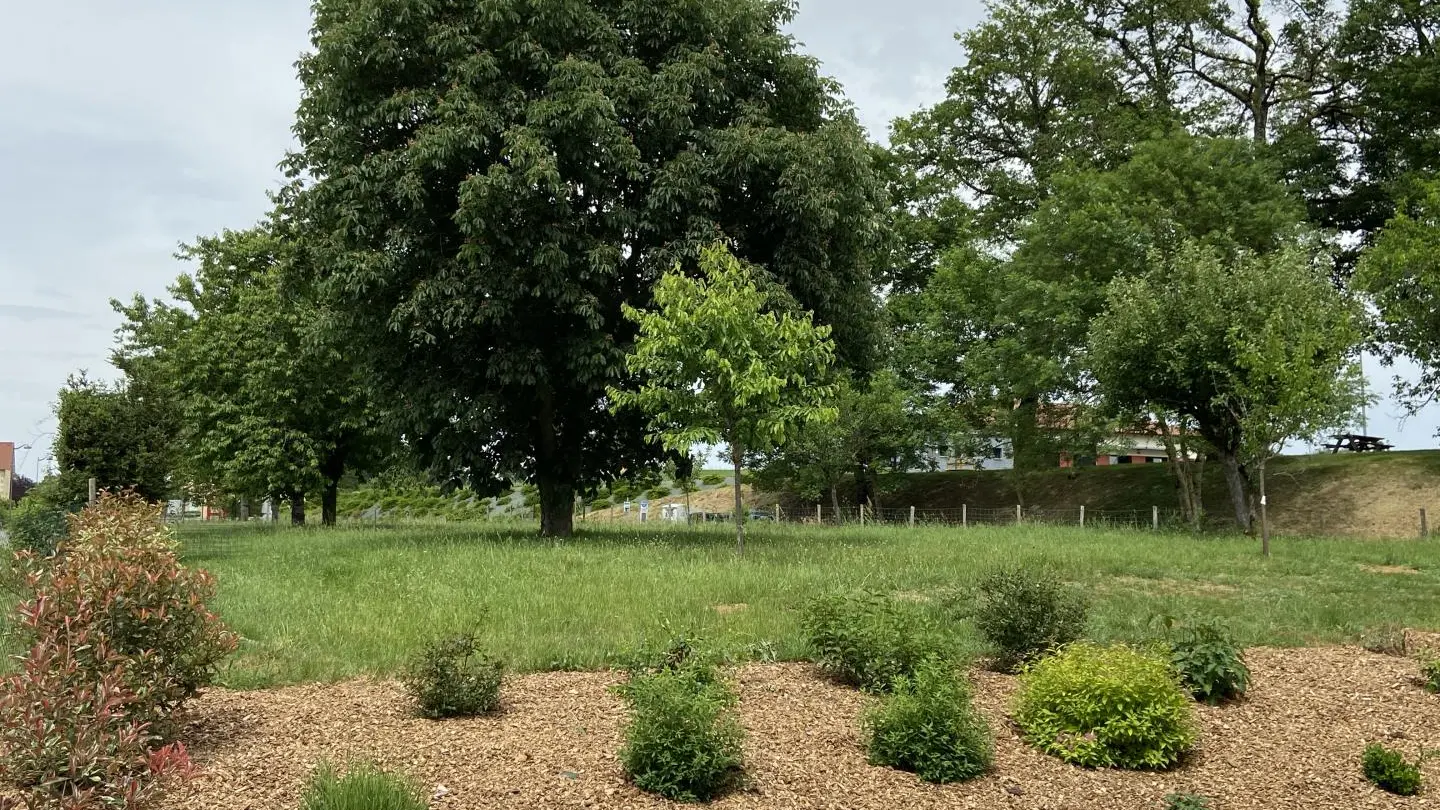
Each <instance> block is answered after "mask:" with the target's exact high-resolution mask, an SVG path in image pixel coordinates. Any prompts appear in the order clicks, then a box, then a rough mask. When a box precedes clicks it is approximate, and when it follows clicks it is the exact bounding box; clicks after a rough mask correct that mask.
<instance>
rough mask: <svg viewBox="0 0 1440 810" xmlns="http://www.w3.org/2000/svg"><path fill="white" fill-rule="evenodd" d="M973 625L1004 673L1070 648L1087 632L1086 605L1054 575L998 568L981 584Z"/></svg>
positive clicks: (986, 576) (1020, 569)
mask: <svg viewBox="0 0 1440 810" xmlns="http://www.w3.org/2000/svg"><path fill="white" fill-rule="evenodd" d="M978 594H979V597H980V599H979V603H978V604H977V605H976V606H975V613H974V619H975V626H976V627H977V628H978V629H979V630H980V633H981V635H983V636H984V637H985V639H986V640H987V641H989V642H990V644H991V645H993V646H994V648H995V651H996V658H995V664H996V666H997V668H999V669H1001V670H1004V671H1014V669H1015V668H1016V667H1018V666H1019V665H1020V664H1023V663H1025V662H1026V661H1031V660H1034V659H1035V658H1037V657H1039V656H1041V655H1043V654H1045V653H1047V652H1049V651H1050V650H1053V649H1055V648H1057V647H1061V646H1063V645H1065V644H1069V643H1070V642H1072V641H1075V640H1076V639H1078V638H1080V636H1081V635H1082V634H1084V632H1085V618H1086V605H1085V602H1084V600H1082V599H1081V598H1080V597H1079V596H1078V595H1076V594H1074V593H1072V592H1071V591H1070V590H1068V589H1067V588H1066V587H1065V585H1064V583H1062V582H1061V581H1060V579H1059V577H1057V576H1056V575H1055V574H1054V573H1052V572H1049V571H1043V570H1041V571H1034V570H1028V569H1025V568H1019V567H1002V568H996V569H994V570H992V571H990V572H989V573H988V574H986V575H985V576H984V577H983V578H981V580H980V584H979V587H978Z"/></svg>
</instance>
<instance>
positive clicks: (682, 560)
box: [182, 522, 1440, 687]
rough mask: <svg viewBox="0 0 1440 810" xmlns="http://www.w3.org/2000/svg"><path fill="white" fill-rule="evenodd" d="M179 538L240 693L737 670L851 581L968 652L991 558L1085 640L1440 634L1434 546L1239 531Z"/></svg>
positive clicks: (211, 530) (775, 646)
mask: <svg viewBox="0 0 1440 810" xmlns="http://www.w3.org/2000/svg"><path fill="white" fill-rule="evenodd" d="M182 537H183V538H184V539H185V540H186V542H187V546H188V552H187V555H188V558H189V560H190V562H192V563H193V564H196V565H200V566H204V567H206V568H209V569H210V570H212V571H213V572H214V573H215V574H216V575H217V576H218V578H219V583H220V595H219V599H218V602H217V604H216V607H217V608H218V610H219V612H220V613H221V614H222V616H224V618H225V619H226V620H227V621H228V622H229V623H230V624H231V626H232V627H233V628H234V629H235V630H237V631H238V632H239V633H240V634H241V635H242V636H243V638H244V641H243V643H242V646H241V650H240V653H239V654H238V655H237V656H236V657H235V659H234V660H233V662H232V664H231V665H230V667H229V669H228V670H227V672H226V673H225V675H224V678H223V681H224V683H226V684H227V685H230V686H234V687H259V686H268V685H274V684H280V683H291V682H300V681H314V680H321V681H323V680H331V679H339V678H344V677H348V676H353V675H358V674H362V673H370V674H387V673H391V672H393V671H394V669H395V667H396V666H397V665H398V664H399V663H400V662H401V661H402V660H403V659H404V658H405V657H406V656H407V655H408V654H409V653H410V652H411V651H412V650H414V649H415V648H416V647H417V646H418V645H420V644H421V643H422V642H424V641H425V640H427V639H429V638H431V637H433V636H435V635H437V634H442V633H448V632H457V631H462V630H470V629H473V630H476V631H478V632H479V634H480V635H481V636H482V637H483V638H484V640H485V642H486V644H488V645H489V646H490V648H491V649H492V650H493V651H494V652H496V653H498V654H500V655H502V656H503V657H504V658H505V659H507V661H509V662H510V664H511V665H512V667H514V668H516V669H520V670H534V669H547V668H594V667H603V666H607V665H610V664H613V663H615V662H617V661H620V660H623V658H624V656H625V655H626V654H627V652H628V651H629V650H631V649H633V648H634V647H635V646H636V645H638V644H641V643H647V642H648V643H652V644H653V643H659V642H661V641H663V640H664V639H666V638H668V637H669V636H672V635H674V634H677V633H680V632H685V631H696V632H698V633H700V634H701V635H702V636H704V637H706V638H707V639H709V641H710V643H712V644H713V645H714V646H716V647H718V648H721V649H722V650H724V651H726V652H728V653H729V654H731V655H733V656H735V657H737V658H741V657H756V658H778V659H791V658H796V657H799V656H801V655H803V652H804V650H803V642H802V639H801V635H800V632H799V608H800V607H801V606H803V605H804V603H805V601H806V600H807V599H808V598H809V597H811V596H813V595H816V594H820V593H824V592H827V591H834V590H842V589H852V588H869V589H876V590H881V591H885V592H889V593H893V594H896V595H899V596H900V597H901V598H904V599H907V600H910V601H912V602H913V603H914V604H915V605H916V609H917V610H925V611H929V612H931V613H933V614H934V615H935V616H936V618H937V620H938V621H940V622H942V626H943V627H945V629H946V632H947V633H948V634H949V637H950V638H952V639H953V643H954V644H955V646H956V648H957V649H960V650H963V651H974V650H977V649H978V648H979V643H978V641H977V639H976V638H975V635H974V633H973V630H972V629H971V628H970V627H969V624H968V622H967V621H965V619H964V618H963V616H956V615H954V613H953V612H952V611H947V610H945V609H944V607H943V606H944V605H946V604H951V603H956V602H958V603H959V604H964V603H965V601H966V599H965V594H966V593H967V591H968V590H969V589H970V588H971V587H972V586H973V583H974V582H975V580H976V578H977V577H978V576H979V574H980V573H981V572H982V571H984V570H985V569H986V568H987V567H989V566H991V565H994V564H997V563H1002V562H1022V563H1027V564H1051V565H1054V566H1056V567H1057V568H1058V569H1059V570H1060V571H1061V572H1063V574H1064V576H1066V577H1067V578H1068V579H1070V580H1071V581H1073V582H1075V583H1076V584H1077V585H1078V586H1080V587H1081V588H1083V590H1084V591H1085V592H1086V593H1087V594H1088V595H1089V597H1090V598H1091V600H1092V603H1093V612H1092V621H1091V626H1090V635H1092V636H1093V637H1095V638H1098V639H1125V640H1132V641H1140V640H1144V639H1146V638H1151V637H1153V636H1154V634H1155V629H1154V626H1153V619H1154V618H1155V617H1156V616H1158V615H1162V614H1166V613H1169V614H1184V613H1187V612H1198V613H1203V614H1207V615H1213V616H1219V617H1223V618H1225V619H1227V620H1228V621H1230V622H1231V623H1232V625H1233V626H1234V628H1235V629H1236V631H1237V633H1238V635H1239V636H1240V639H1241V640H1242V641H1243V642H1244V643H1246V644H1274V645H1304V644H1315V643H1329V642H1341V641H1347V640H1353V639H1354V638H1355V637H1356V636H1357V635H1358V634H1359V633H1361V632H1362V631H1364V630H1366V629H1367V628H1374V627H1377V626H1380V625H1384V624H1389V623H1394V624H1400V625H1405V626H1410V627H1420V628H1432V629H1436V628H1440V599H1436V598H1435V594H1436V593H1437V587H1440V542H1429V543H1420V542H1414V541H1395V542H1384V543H1377V542H1373V541H1371V542H1367V541H1350V540H1324V541H1312V540H1295V539H1284V538H1281V539H1278V540H1277V541H1276V543H1275V555H1274V557H1273V558H1272V559H1270V560H1264V559H1262V558H1261V557H1260V556H1259V554H1258V548H1257V544H1256V543H1255V542H1254V541H1251V540H1247V539H1243V538H1227V537H1206V538H1202V539H1194V538H1191V537H1188V536H1184V535H1172V534H1158V535H1157V534H1152V533H1149V532H1139V531H1118V530H1117V531H1106V530H1098V529H1090V530H1081V529H1078V528H1076V529H1070V528H1054V527H1041V526H1034V527H1031V526H1025V527H1018V528H1015V527H994V528H971V529H968V530H960V529H955V528H941V527H927V528H917V529H913V530H910V529H905V528H899V527H896V528H884V527H881V528H876V527H869V528H866V529H859V528H816V527H795V526H773V525H770V526H757V527H755V528H754V530H753V531H752V536H751V543H750V546H749V548H748V549H747V552H746V556H745V557H744V558H743V559H737V558H736V557H735V554H734V551H733V548H732V544H733V535H731V534H729V533H728V531H727V529H726V527H724V526H713V527H704V528H697V529H695V530H693V531H689V532H685V531H674V530H666V529H663V528H654V529H639V528H637V527H620V526H617V527H604V526H601V527H595V528H590V529H587V530H586V531H585V533H584V534H583V536H581V537H579V538H577V539H575V540H571V541H567V542H563V543H558V544H557V543H551V542H547V541H541V540H538V539H537V538H536V537H535V536H534V534H533V528H530V527H528V526H510V527H506V526H504V525H502V524H489V523H463V524H461V523H444V522H431V523H425V522H412V523H405V524H391V525H386V524H380V525H368V526H364V527H359V526H344V527H342V528H340V529H337V530H330V531H325V530H318V529H310V530H291V529H285V528H272V527H265V526H257V525H254V524H252V525H248V526H242V525H238V524H231V525H210V526H203V525H191V526H187V527H185V528H184V529H183V530H182Z"/></svg>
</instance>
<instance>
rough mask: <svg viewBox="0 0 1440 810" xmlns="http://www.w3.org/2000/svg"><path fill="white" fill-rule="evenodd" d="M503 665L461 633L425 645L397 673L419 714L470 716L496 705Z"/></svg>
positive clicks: (438, 716)
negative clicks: (402, 669) (401, 670)
mask: <svg viewBox="0 0 1440 810" xmlns="http://www.w3.org/2000/svg"><path fill="white" fill-rule="evenodd" d="M504 672H505V667H504V665H503V664H502V663H501V662H500V661H499V660H497V659H495V658H492V657H490V656H489V655H486V654H485V653H484V652H483V651H482V650H481V649H480V645H479V642H478V641H477V640H476V638H475V636H473V635H469V634H465V635H458V636H451V637H449V638H443V639H439V640H437V641H434V642H431V643H430V644H428V645H426V647H425V648H424V649H422V650H421V651H420V652H419V653H417V654H416V655H415V657H414V658H412V659H411V660H410V663H409V664H408V665H407V666H406V668H405V671H404V673H403V675H402V676H401V680H402V682H403V683H404V684H405V688H406V689H407V690H408V691H409V692H410V696H411V697H413V698H414V699H415V703H416V706H417V710H418V712H419V714H420V716H422V717H428V718H430V719H432V720H439V719H441V718H445V717H473V716H475V715H480V714H485V713H486V712H489V711H493V710H494V709H495V707H496V706H499V705H500V682H501V680H502V679H503V677H504Z"/></svg>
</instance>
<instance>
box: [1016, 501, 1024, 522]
mask: <svg viewBox="0 0 1440 810" xmlns="http://www.w3.org/2000/svg"><path fill="white" fill-rule="evenodd" d="M1021 520H1023V518H1022V517H1021V515H1020V504H1018V503H1017V504H1015V525H1016V526H1019V525H1020V522H1021Z"/></svg>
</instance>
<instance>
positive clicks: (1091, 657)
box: [1014, 642, 1197, 769]
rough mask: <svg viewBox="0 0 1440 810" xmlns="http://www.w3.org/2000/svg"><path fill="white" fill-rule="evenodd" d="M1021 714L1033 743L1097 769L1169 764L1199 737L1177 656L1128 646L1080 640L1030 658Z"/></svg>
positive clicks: (1019, 706)
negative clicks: (1174, 659)
mask: <svg viewBox="0 0 1440 810" xmlns="http://www.w3.org/2000/svg"><path fill="white" fill-rule="evenodd" d="M1014 719H1015V722H1016V724H1017V725H1019V727H1020V730H1021V733H1022V735H1023V736H1024V738H1025V740H1026V742H1028V743H1030V744H1031V745H1034V746H1035V747H1037V748H1039V749H1040V750H1042V751H1044V752H1046V753H1048V754H1052V755H1054V756H1057V757H1059V758H1060V759H1062V760H1064V761H1066V762H1070V763H1073V764H1075V765H1083V766H1085V767H1090V768H1134V769H1160V768H1168V767H1170V766H1172V765H1174V764H1175V763H1176V762H1177V761H1179V759H1180V756H1181V755H1182V754H1184V753H1185V752H1186V751H1189V750H1190V748H1191V747H1192V746H1194V744H1195V740H1196V736H1197V731H1196V724H1195V719H1194V716H1193V713H1192V708H1191V703H1190V698H1189V696H1187V695H1186V694H1185V691H1184V690H1183V689H1182V688H1181V686H1180V683H1179V681H1178V679H1177V678H1176V675H1175V673H1174V671H1173V670H1172V669H1171V666H1170V662H1169V661H1168V660H1166V659H1165V658H1164V657H1162V656H1159V655H1152V654H1149V653H1145V652H1141V651H1138V650H1135V649H1131V648H1129V647H1126V646H1123V645H1115V646H1110V647H1102V646H1100V645H1097V644H1091V643H1086V642H1080V643H1076V644H1072V645H1070V646H1069V647H1066V648H1064V649H1063V650H1061V651H1059V652H1057V653H1056V654H1054V655H1052V656H1048V657H1046V658H1041V659H1040V660H1039V661H1037V662H1035V663H1034V664H1032V665H1030V666H1029V667H1028V668H1027V669H1026V670H1025V671H1024V672H1023V673H1022V674H1021V676H1020V692H1019V694H1018V695H1017V696H1016V699H1015V709H1014Z"/></svg>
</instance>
